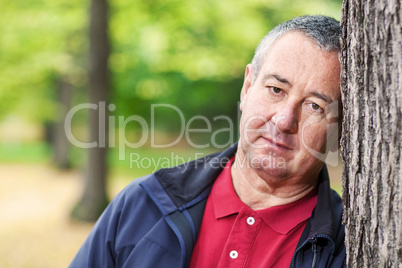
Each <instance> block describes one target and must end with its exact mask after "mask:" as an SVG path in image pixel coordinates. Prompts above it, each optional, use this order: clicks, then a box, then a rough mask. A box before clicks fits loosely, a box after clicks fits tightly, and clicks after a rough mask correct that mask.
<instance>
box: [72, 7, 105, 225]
mask: <svg viewBox="0 0 402 268" xmlns="http://www.w3.org/2000/svg"><path fill="white" fill-rule="evenodd" d="M107 11H108V5H107V0H92V1H91V11H90V28H89V91H90V102H91V103H93V104H96V105H98V108H97V109H96V110H93V109H91V110H90V115H89V128H90V130H89V132H90V134H89V136H90V142H93V141H96V142H97V146H96V147H94V148H91V149H89V159H88V164H87V169H86V173H85V179H84V181H85V185H84V194H83V197H82V200H81V201H80V203H79V204H78V205H77V206H76V207H75V208H74V210H73V213H72V216H73V217H74V218H78V219H80V220H86V221H94V220H96V219H97V218H98V217H99V216H100V214H101V213H102V211H103V210H104V208H105V207H106V205H107V202H108V200H107V195H106V177H107V163H106V156H107V146H108V144H107V141H108V135H107V129H108V124H107V120H106V119H107V114H106V112H107V111H108V109H107V108H106V107H105V103H106V102H107V96H108V89H109V70H108V65H107V62H108V57H109V53H110V52H109V51H110V49H109V37H108V16H107V13H108V12H107ZM102 110H103V111H104V112H105V113H103V114H102ZM100 111H101V112H100Z"/></svg>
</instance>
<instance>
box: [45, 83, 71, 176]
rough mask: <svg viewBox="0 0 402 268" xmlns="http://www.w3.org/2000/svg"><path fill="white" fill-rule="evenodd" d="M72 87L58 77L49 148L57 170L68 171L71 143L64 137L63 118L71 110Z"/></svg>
mask: <svg viewBox="0 0 402 268" xmlns="http://www.w3.org/2000/svg"><path fill="white" fill-rule="evenodd" d="M72 95H73V85H71V83H69V82H68V81H67V80H66V78H65V77H62V76H61V77H59V79H58V85H57V102H58V106H59V111H58V112H59V113H60V114H59V115H58V120H57V121H56V122H55V123H54V124H52V126H51V127H52V130H51V132H52V134H53V135H51V142H50V144H51V147H52V152H53V164H54V165H55V166H56V167H57V168H58V169H64V170H65V169H70V168H71V163H70V157H69V156H70V155H69V153H70V147H71V143H70V142H69V141H68V139H67V137H66V132H65V130H64V118H66V115H67V112H68V111H69V110H70V109H71V99H72Z"/></svg>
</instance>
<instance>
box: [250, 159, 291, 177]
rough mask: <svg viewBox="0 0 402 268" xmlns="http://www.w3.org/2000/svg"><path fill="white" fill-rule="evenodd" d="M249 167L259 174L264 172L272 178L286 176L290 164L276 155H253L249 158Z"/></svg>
mask: <svg viewBox="0 0 402 268" xmlns="http://www.w3.org/2000/svg"><path fill="white" fill-rule="evenodd" d="M247 162H248V165H249V167H251V168H252V169H254V170H256V171H257V172H258V173H260V172H263V173H266V174H267V175H271V176H285V175H286V174H287V167H288V162H287V161H286V160H285V158H283V157H279V156H276V155H274V154H262V155H253V154H250V155H248V157H247Z"/></svg>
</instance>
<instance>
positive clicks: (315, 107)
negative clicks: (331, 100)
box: [311, 103, 321, 111]
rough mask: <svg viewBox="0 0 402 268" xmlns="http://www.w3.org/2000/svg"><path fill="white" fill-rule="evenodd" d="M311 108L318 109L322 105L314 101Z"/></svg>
mask: <svg viewBox="0 0 402 268" xmlns="http://www.w3.org/2000/svg"><path fill="white" fill-rule="evenodd" d="M311 108H313V110H317V111H318V110H320V109H321V107H320V105H318V104H317V103H312V104H311Z"/></svg>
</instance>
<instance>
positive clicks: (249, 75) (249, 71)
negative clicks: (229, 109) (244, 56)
mask: <svg viewBox="0 0 402 268" xmlns="http://www.w3.org/2000/svg"><path fill="white" fill-rule="evenodd" d="M253 73H254V72H253V65H252V64H247V66H246V72H245V73H244V82H243V87H242V88H241V92H240V111H243V103H244V101H245V98H246V96H247V93H248V90H249V89H250V87H251V84H252V83H253V76H254V74H253Z"/></svg>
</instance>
